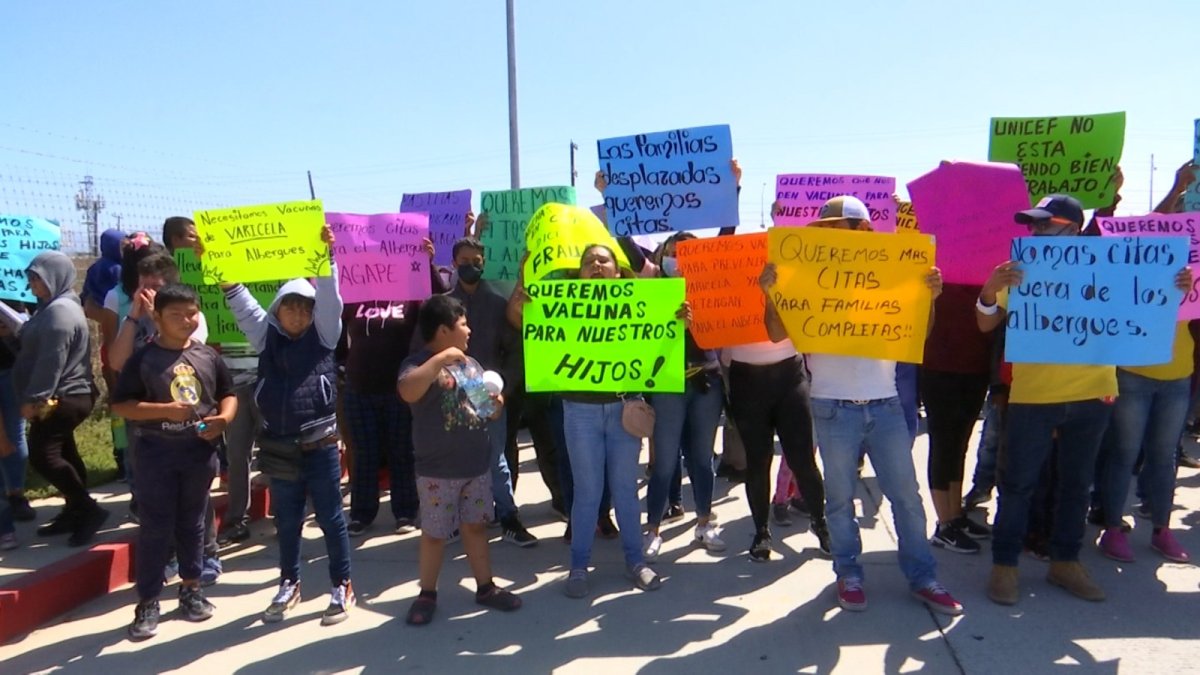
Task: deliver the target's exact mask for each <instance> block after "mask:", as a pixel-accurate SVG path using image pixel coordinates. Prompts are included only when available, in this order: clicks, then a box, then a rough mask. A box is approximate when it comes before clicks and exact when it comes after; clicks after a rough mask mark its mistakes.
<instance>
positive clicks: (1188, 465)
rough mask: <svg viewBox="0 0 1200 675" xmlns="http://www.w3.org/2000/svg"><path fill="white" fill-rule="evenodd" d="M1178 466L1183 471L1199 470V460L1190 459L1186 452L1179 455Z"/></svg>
mask: <svg viewBox="0 0 1200 675" xmlns="http://www.w3.org/2000/svg"><path fill="white" fill-rule="evenodd" d="M1178 464H1179V466H1181V467H1183V468H1185V469H1200V460H1198V459H1196V458H1195V457H1192V456H1191V455H1189V454H1187V453H1186V452H1180V453H1179V461H1178Z"/></svg>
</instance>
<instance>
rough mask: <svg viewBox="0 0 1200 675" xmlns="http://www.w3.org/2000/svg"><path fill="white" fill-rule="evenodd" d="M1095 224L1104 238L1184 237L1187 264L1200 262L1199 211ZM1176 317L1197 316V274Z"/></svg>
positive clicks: (1199, 302)
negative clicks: (1185, 238)
mask: <svg viewBox="0 0 1200 675" xmlns="http://www.w3.org/2000/svg"><path fill="white" fill-rule="evenodd" d="M1096 224H1097V225H1099V227H1100V234H1101V235H1103V236H1105V237H1156V236H1184V237H1187V238H1188V258H1187V264H1188V265H1198V264H1200V213H1170V214H1166V213H1150V214H1147V215H1144V216H1129V217H1124V218H1097V219H1096ZM1197 271H1200V269H1198V270H1197ZM1178 318H1179V320H1180V321H1190V320H1192V319H1200V274H1198V275H1196V278H1195V280H1194V281H1193V282H1192V290H1191V291H1190V292H1188V293H1186V294H1185V295H1184V296H1183V304H1181V305H1179V317H1178Z"/></svg>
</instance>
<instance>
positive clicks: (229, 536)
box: [217, 523, 250, 546]
mask: <svg viewBox="0 0 1200 675" xmlns="http://www.w3.org/2000/svg"><path fill="white" fill-rule="evenodd" d="M249 538H250V527H249V526H247V525H246V524H245V523H237V524H236V525H230V526H229V527H227V528H225V529H224V530H221V533H220V534H218V535H217V546H232V545H233V544H240V543H242V542H243V541H246V540H247V539H249Z"/></svg>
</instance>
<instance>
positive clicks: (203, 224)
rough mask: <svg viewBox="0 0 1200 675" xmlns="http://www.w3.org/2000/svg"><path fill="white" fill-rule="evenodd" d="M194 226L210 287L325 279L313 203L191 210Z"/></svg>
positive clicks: (325, 257)
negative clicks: (314, 278)
mask: <svg viewBox="0 0 1200 675" xmlns="http://www.w3.org/2000/svg"><path fill="white" fill-rule="evenodd" d="M195 221H196V232H197V234H199V236H200V241H202V242H203V243H204V261H203V262H204V276H205V278H207V279H210V280H213V282H214V283H234V282H240V283H248V282H251V281H275V280H277V279H292V278H295V277H327V276H329V247H328V246H326V245H325V242H323V241H321V230H322V229H323V228H324V227H325V212H324V210H323V209H322V207H321V202H320V201H319V200H314V201H307V202H287V203H283V204H262V205H259V206H239V207H237V208H232V209H216V210H212V211H197V212H196V213H195Z"/></svg>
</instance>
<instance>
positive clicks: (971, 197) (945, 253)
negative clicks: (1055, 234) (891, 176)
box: [908, 162, 1029, 286]
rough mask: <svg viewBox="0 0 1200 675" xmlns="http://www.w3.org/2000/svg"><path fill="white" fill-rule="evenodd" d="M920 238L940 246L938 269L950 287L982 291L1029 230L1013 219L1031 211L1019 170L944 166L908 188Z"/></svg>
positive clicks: (981, 165) (1013, 167)
mask: <svg viewBox="0 0 1200 675" xmlns="http://www.w3.org/2000/svg"><path fill="white" fill-rule="evenodd" d="M908 194H909V196H910V197H912V203H913V210H914V211H916V214H917V222H919V223H921V232H922V233H924V234H932V235H933V236H934V237H936V241H937V265H938V267H939V268H941V270H942V278H943V279H945V280H946V283H950V284H972V285H977V286H978V285H982V284H983V283H984V282H986V281H987V279H988V275H990V274H991V273H992V269H993V268H995V267H996V265H999V264H1000V263H1002V262H1004V261H1005V260H1008V256H1009V252H1010V248H1011V244H1012V239H1013V237H1025V236H1028V235H1029V230H1028V229H1027V228H1025V227H1023V226H1021V225H1018V224H1016V223H1015V222H1013V214H1015V213H1016V212H1017V211H1023V210H1025V209H1027V208H1029V188H1028V187H1027V186H1026V185H1025V178H1024V176H1022V175H1021V169H1020V168H1019V167H1018V166H1017V165H1016V164H1002V163H998V162H942V163H941V165H940V166H938V168H936V169H934V170H933V171H930V172H929V173H927V174H925V175H924V176H921V177H920V178H917V179H915V180H913V181H912V182H910V183H909V184H908Z"/></svg>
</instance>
